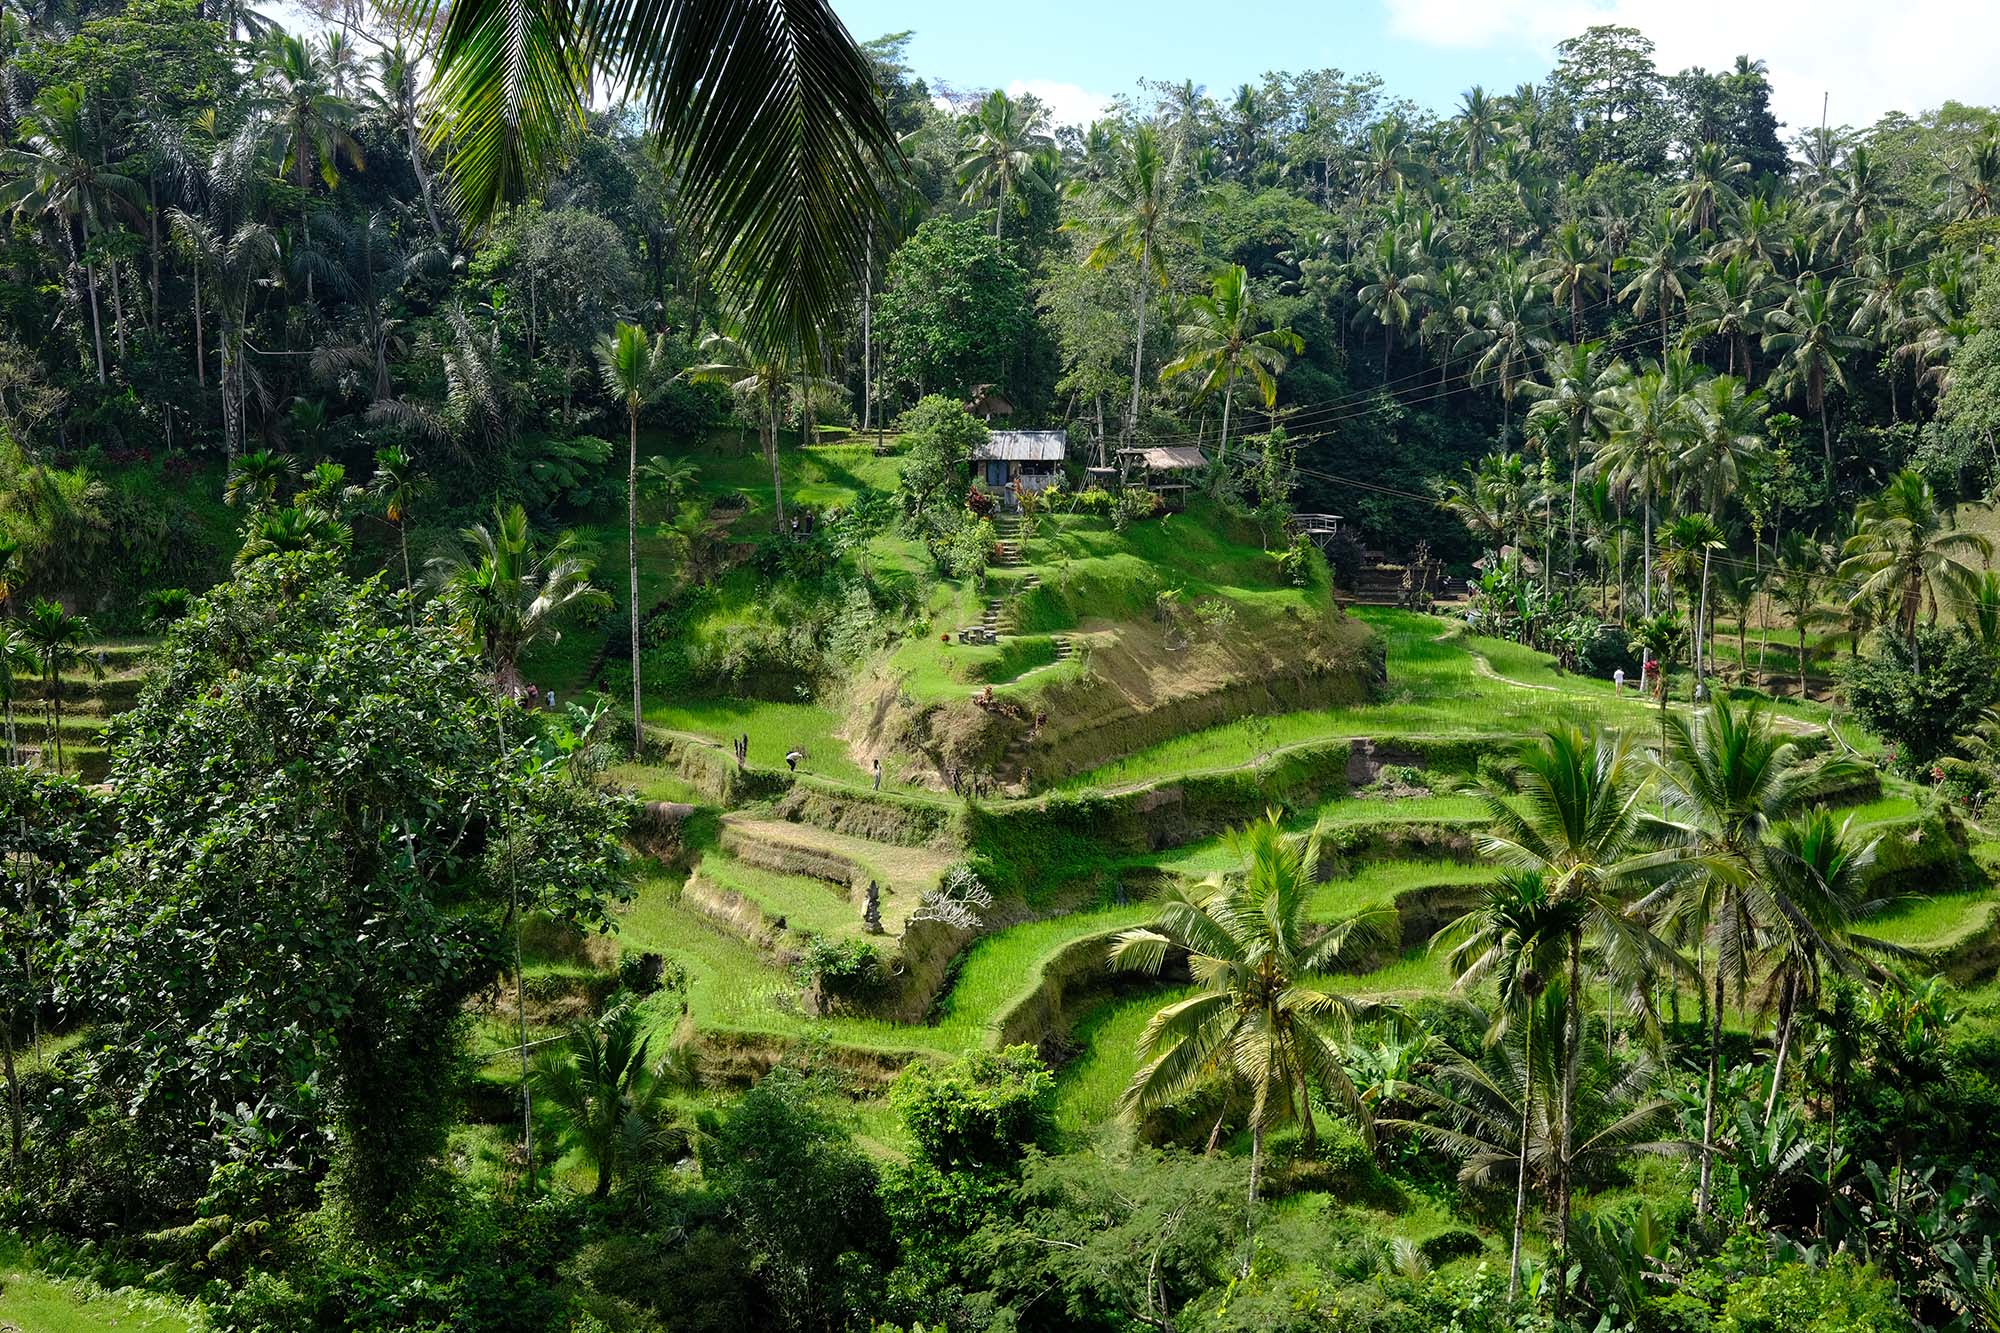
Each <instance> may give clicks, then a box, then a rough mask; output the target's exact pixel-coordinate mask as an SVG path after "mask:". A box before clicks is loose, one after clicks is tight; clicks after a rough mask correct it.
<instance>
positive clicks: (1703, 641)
mask: <svg viewBox="0 0 2000 1333" xmlns="http://www.w3.org/2000/svg"><path fill="white" fill-rule="evenodd" d="M1713 554H1714V552H1713V551H1710V550H1707V549H1704V550H1703V551H1702V553H1701V601H1700V603H1699V605H1698V607H1697V609H1696V611H1695V615H1694V687H1695V689H1696V690H1700V689H1701V679H1702V668H1703V667H1705V666H1707V665H1708V660H1709V648H1708V558H1709V557H1710V556H1711V555H1713Z"/></svg>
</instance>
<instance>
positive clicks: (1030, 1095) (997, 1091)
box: [889, 1046, 1056, 1172]
mask: <svg viewBox="0 0 2000 1333" xmlns="http://www.w3.org/2000/svg"><path fill="white" fill-rule="evenodd" d="M1055 1090H1056V1082H1055V1075H1054V1074H1052V1073H1050V1072H1049V1067H1048V1066H1047V1065H1045V1064H1043V1063H1042V1060H1041V1057H1040V1056H1039V1055H1037V1054H1036V1053H1035V1048H1034V1047H1032V1046H1009V1047H1008V1048H1007V1049H1006V1050H1004V1051H977V1052H974V1053H973V1054H971V1055H967V1056H963V1057H961V1058H959V1059H957V1060H955V1061H953V1062H952V1063H951V1064H949V1065H945V1066H942V1067H937V1066H933V1065H929V1064H925V1063H924V1062H922V1061H912V1062H911V1063H910V1064H909V1065H908V1066H906V1067H905V1068H904V1070H903V1072H902V1074H900V1075H899V1076H898V1077H897V1079H896V1082H895V1084H894V1086H892V1087H891V1088H890V1089H889V1105H890V1106H891V1107H893V1108H894V1109H895V1112H896V1115H897V1116H898V1117H899V1118H900V1119H901V1120H902V1122H903V1127H904V1128H905V1129H907V1130H908V1131H909V1133H910V1138H911V1139H912V1140H913V1141H914V1142H915V1143H916V1146H917V1152H918V1154H919V1155H920V1156H921V1157H922V1158H923V1159H924V1160H925V1161H926V1162H929V1163H930V1164H931V1165H933V1166H936V1167H938V1168H940V1169H943V1170H948V1171H965V1170H979V1171H1007V1172H1011V1171H1014V1170H1015V1169H1016V1168H1018V1167H1019V1165H1020V1163H1021V1158H1022V1156H1023V1154H1025V1153H1026V1152H1027V1150H1028V1149H1029V1148H1032V1147H1036V1146H1038V1145H1040V1144H1043V1143H1045V1142H1046V1141H1047V1140H1048V1137H1049V1134H1050V1131H1051V1130H1052V1128H1053V1125H1054V1111H1055Z"/></svg>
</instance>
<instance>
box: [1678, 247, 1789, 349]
mask: <svg viewBox="0 0 2000 1333" xmlns="http://www.w3.org/2000/svg"><path fill="white" fill-rule="evenodd" d="M1770 276H1771V271H1770V269H1768V268H1766V267H1765V266H1764V265H1763V264H1761V263H1759V262H1757V261H1756V260H1746V259H1744V258H1743V257H1741V256H1739V255H1732V256H1731V257H1729V258H1728V259H1726V260H1724V261H1723V262H1722V263H1720V264H1711V265H1710V266H1709V268H1708V271H1707V273H1706V274H1704V275H1703V277H1702V280H1701V281H1700V282H1699V283H1697V284H1696V285H1695V289H1694V295H1693V296H1692V298H1691V299H1690V300H1689V301H1688V312H1687V313H1688V333H1689V335H1691V336H1692V337H1695V338H1720V339H1722V340H1723V341H1724V342H1726V343H1727V344H1728V345H1729V373H1730V374H1731V375H1741V376H1742V377H1743V378H1744V379H1745V380H1748V379H1749V378H1750V340H1751V336H1752V335H1753V334H1755V333H1757V332H1758V331H1759V330H1761V329H1762V328H1763V323H1764V304H1765V301H1764V289H1765V287H1766V285H1767V284H1768V283H1769V281H1770Z"/></svg>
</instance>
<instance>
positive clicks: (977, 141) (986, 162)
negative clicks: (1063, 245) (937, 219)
mask: <svg viewBox="0 0 2000 1333" xmlns="http://www.w3.org/2000/svg"><path fill="white" fill-rule="evenodd" d="M966 128H967V129H968V130H969V131H970V134H969V135H968V137H967V140H966V155H965V157H964V158H963V159H961V160H960V162H959V164H958V180H959V184H961V185H963V186H964V187H965V194H964V196H963V198H964V202H966V203H968V204H973V203H977V202H978V201H979V200H981V199H985V198H988V197H989V196H990V197H992V198H993V200H994V203H993V239H994V240H996V241H997V240H999V239H1000V237H1001V235H1002V220H1003V219H1004V218H1005V217H1006V215H1007V205H1008V204H1009V203H1012V204H1014V206H1015V210H1016V211H1017V212H1018V213H1019V214H1020V215H1021V216H1022V217H1026V216H1027V215H1028V200H1027V197H1026V196H1025V195H1022V194H1020V193H1019V191H1020V190H1021V188H1022V187H1023V186H1025V187H1027V188H1029V189H1043V188H1046V186H1047V182H1046V181H1044V180H1043V179H1042V176H1041V173H1040V172H1039V171H1037V170H1036V168H1035V154H1036V153H1037V152H1038V151H1040V150H1041V149H1043V148H1047V147H1048V146H1049V145H1050V144H1051V143H1052V142H1053V141H1052V140H1051V139H1050V138H1049V116H1048V112H1047V111H1046V110H1044V109H1043V107H1042V105H1041V103H1039V102H1037V101H1035V100H1034V99H1033V98H1031V97H1022V98H1013V97H1009V96H1007V94H1006V93H1004V92H1002V91H1001V90H1000V89H998V88H995V89H994V90H993V91H992V92H990V93H988V94H986V98H985V100H984V101H982V102H980V104H979V106H978V107H977V108H976V109H975V110H974V111H973V112H972V114H971V115H969V116H967V117H966Z"/></svg>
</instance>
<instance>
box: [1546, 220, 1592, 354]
mask: <svg viewBox="0 0 2000 1333" xmlns="http://www.w3.org/2000/svg"><path fill="white" fill-rule="evenodd" d="M1535 277H1536V279H1537V280H1538V281H1540V282H1542V283H1544V284H1545V285H1546V286H1547V287H1548V289H1549V295H1550V297H1551V298H1552V299H1553V300H1554V301H1555V302H1556V304H1558V305H1560V306H1563V307H1564V308H1566V309H1567V310H1568V311H1569V337H1570V342H1571V343H1572V344H1574V343H1577V342H1579V341H1581V340H1582V337H1583V307H1584V306H1585V305H1586V304H1587V303H1589V302H1591V301H1594V300H1595V299H1596V298H1597V297H1598V296H1599V295H1601V294H1602V293H1603V291H1604V288H1605V283H1606V281H1607V276H1606V271H1605V266H1604V252H1603V251H1602V250H1601V249H1600V248H1599V247H1598V244H1597V238H1596V237H1594V236H1592V235H1591V234H1590V233H1589V232H1588V231H1587V230H1585V229H1584V227H1583V224H1581V223H1579V222H1577V221H1575V220H1574V219H1572V220H1571V221H1568V222H1565V223H1563V224H1562V225H1561V226H1560V227H1557V228H1556V231H1555V235H1554V236H1552V237H1550V238H1549V248H1548V250H1547V251H1546V252H1545V253H1544V254H1543V256H1542V262H1541V266H1540V267H1539V268H1538V269H1537V270H1536V271H1535Z"/></svg>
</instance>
